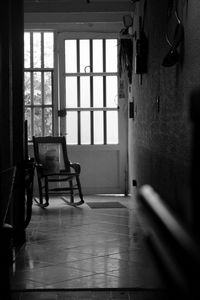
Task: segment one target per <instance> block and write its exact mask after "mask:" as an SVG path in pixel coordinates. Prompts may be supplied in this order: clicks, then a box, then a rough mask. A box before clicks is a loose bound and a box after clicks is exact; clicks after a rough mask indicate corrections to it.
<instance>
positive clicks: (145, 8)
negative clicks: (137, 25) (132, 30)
mask: <svg viewBox="0 0 200 300" xmlns="http://www.w3.org/2000/svg"><path fill="white" fill-rule="evenodd" d="M146 11H147V0H144V6H143V19H142V25H141V30H144V23H145V18H146Z"/></svg>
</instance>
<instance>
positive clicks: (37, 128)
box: [33, 107, 42, 136]
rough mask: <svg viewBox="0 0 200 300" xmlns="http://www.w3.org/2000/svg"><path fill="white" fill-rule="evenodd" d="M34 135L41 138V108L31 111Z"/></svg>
mask: <svg viewBox="0 0 200 300" xmlns="http://www.w3.org/2000/svg"><path fill="white" fill-rule="evenodd" d="M33 119H34V135H35V136H42V108H40V107H35V108H34V110H33Z"/></svg>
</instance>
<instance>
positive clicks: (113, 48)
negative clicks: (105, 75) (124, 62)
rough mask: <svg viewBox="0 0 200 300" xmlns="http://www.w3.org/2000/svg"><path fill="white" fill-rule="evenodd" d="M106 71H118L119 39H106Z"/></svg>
mask: <svg viewBox="0 0 200 300" xmlns="http://www.w3.org/2000/svg"><path fill="white" fill-rule="evenodd" d="M106 72H117V40H116V39H115V40H106Z"/></svg>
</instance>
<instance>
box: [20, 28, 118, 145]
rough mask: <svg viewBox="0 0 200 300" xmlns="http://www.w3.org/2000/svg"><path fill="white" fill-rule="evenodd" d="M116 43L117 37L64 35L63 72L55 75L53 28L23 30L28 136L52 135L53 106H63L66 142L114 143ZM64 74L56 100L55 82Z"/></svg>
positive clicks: (86, 143)
mask: <svg viewBox="0 0 200 300" xmlns="http://www.w3.org/2000/svg"><path fill="white" fill-rule="evenodd" d="M117 44H118V42H117V39H104V38H100V39H65V40H64V52H63V57H60V58H59V61H60V62H61V63H63V62H64V64H63V72H60V73H59V72H57V73H58V78H54V67H55V68H56V69H57V70H59V68H58V66H57V65H56V66H55V62H54V55H55V54H54V32H52V31H25V33H24V103H25V119H26V120H27V121H28V139H29V140H32V136H33V135H34V136H46V135H53V134H54V124H55V126H56V128H57V127H58V128H59V125H58V123H56V122H58V121H59V119H58V120H54V118H53V116H54V114H55V112H54V110H55V107H56V108H57V107H62V108H63V107H64V109H65V110H66V112H67V114H66V119H65V125H64V127H65V128H64V130H63V133H64V134H65V133H66V139H67V143H68V144H71V145H107V144H118V140H119V139H118V72H117V69H118V66H117ZM56 48H57V47H56ZM56 54H58V53H56ZM59 55H60V54H59ZM60 69H61V68H60ZM57 73H56V74H57ZM63 74H64V81H63V82H64V84H62V87H60V95H61V96H60V97H61V98H62V99H61V102H62V103H55V102H54V99H53V83H54V82H55V83H56V85H58V83H59V82H61V80H63ZM59 76H60V77H59ZM61 77H62V79H61ZM56 87H57V86H56ZM63 95H64V96H63ZM56 98H59V97H58V95H57V96H56ZM58 115H59V114H58ZM58 134H59V132H58ZM61 134H62V133H61Z"/></svg>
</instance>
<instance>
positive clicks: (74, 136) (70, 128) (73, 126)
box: [66, 111, 78, 145]
mask: <svg viewBox="0 0 200 300" xmlns="http://www.w3.org/2000/svg"><path fill="white" fill-rule="evenodd" d="M66 119H67V137H66V139H67V144H68V145H77V144H78V122H77V121H78V120H77V112H75V111H72V112H67V118H66Z"/></svg>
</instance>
